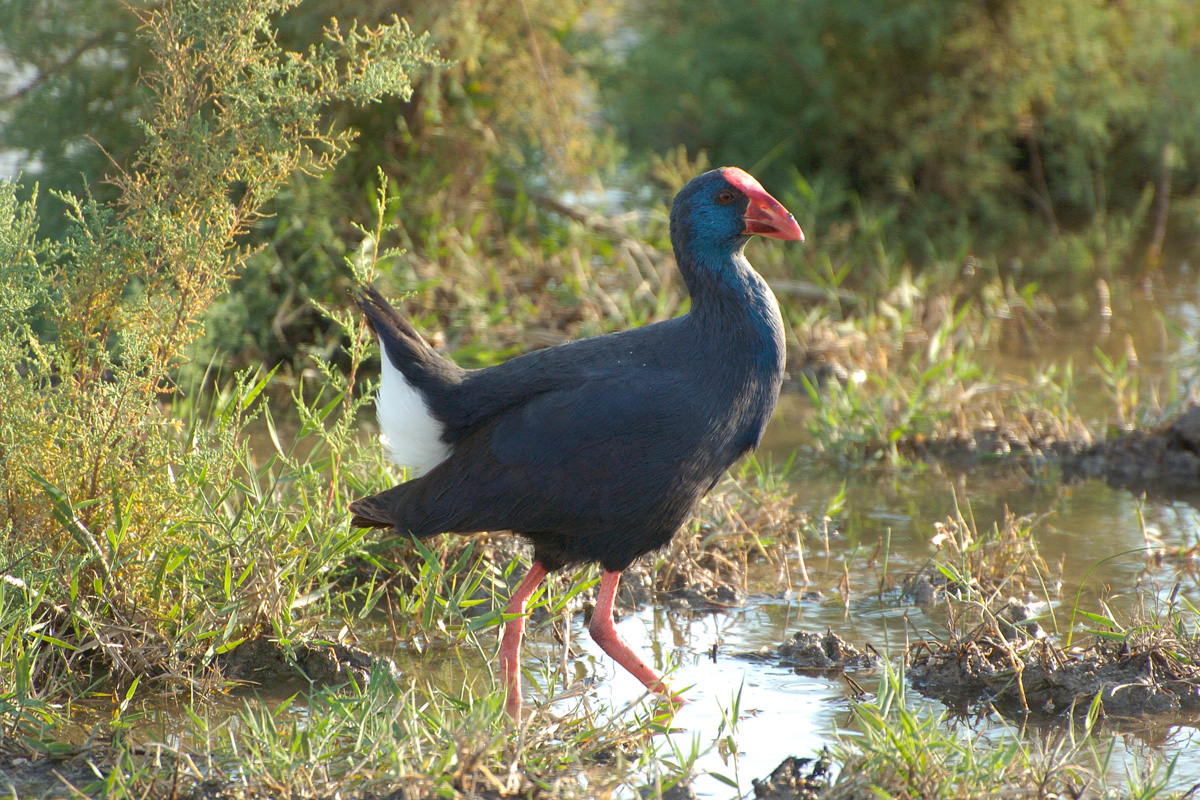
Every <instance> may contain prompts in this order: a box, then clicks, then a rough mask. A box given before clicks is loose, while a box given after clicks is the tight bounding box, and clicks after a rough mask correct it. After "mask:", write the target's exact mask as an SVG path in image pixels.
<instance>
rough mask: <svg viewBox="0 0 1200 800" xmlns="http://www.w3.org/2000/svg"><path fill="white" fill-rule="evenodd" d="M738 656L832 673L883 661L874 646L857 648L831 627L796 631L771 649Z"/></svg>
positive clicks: (801, 670)
mask: <svg viewBox="0 0 1200 800" xmlns="http://www.w3.org/2000/svg"><path fill="white" fill-rule="evenodd" d="M740 657H741V658H745V659H749V660H753V661H760V662H766V663H773V664H777V665H778V666H781V667H787V668H789V669H792V670H795V671H796V673H797V674H799V675H836V674H838V673H842V672H855V671H858V670H866V669H875V668H876V667H878V666H880V664H882V663H883V661H882V659H881V658H880V657H879V654H878V653H876V652H875V648H873V647H871V646H870V645H867V649H866V650H865V651H864V650H860V649H858V648H857V647H855V646H854V645H852V644H850V643H849V642H847V641H846V640H845V639H843V638H842V637H840V636H838V635H837V634H836V633H834V632H833V631H826V632H825V633H824V634H819V633H809V632H807V631H797V632H796V633H795V634H793V635H792V638H791V639H788V640H787V641H786V642H784V643H783V644H781V645H779V647H777V648H775V649H774V650H770V649H767V648H764V649H763V650H761V651H759V652H757V653H748V654H745V655H743V656H740Z"/></svg>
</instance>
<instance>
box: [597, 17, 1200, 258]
mask: <svg viewBox="0 0 1200 800" xmlns="http://www.w3.org/2000/svg"><path fill="white" fill-rule="evenodd" d="M636 8H637V10H638V12H639V13H638V14H637V16H636V17H631V18H630V19H631V20H636V23H633V22H631V23H630V27H629V29H628V32H627V36H626V37H625V41H628V42H629V45H628V48H627V50H626V51H625V52H624V54H623V56H622V58H620V60H619V63H618V64H616V65H615V67H614V68H613V70H612V71H611V72H610V74H609V76H608V78H607V80H606V82H605V97H606V100H607V103H608V105H609V106H610V107H611V109H612V113H613V115H614V118H615V120H616V121H617V123H618V125H619V126H620V128H621V129H622V131H623V132H624V133H625V135H626V136H627V137H628V138H629V139H630V141H631V142H632V143H634V144H635V146H638V147H640V148H644V149H649V150H652V151H658V152H662V151H664V150H666V149H667V148H669V147H672V146H674V145H676V144H677V143H684V144H686V145H687V146H688V148H689V149H691V150H692V151H696V150H707V151H710V152H711V153H712V155H713V158H714V160H716V161H718V162H732V163H739V164H743V165H746V166H748V167H749V166H753V167H754V171H755V172H761V173H764V176H765V177H766V178H767V179H768V180H776V181H777V180H781V179H782V178H783V177H784V176H785V175H786V174H787V173H788V172H789V171H791V170H792V169H797V170H799V171H800V173H802V174H803V175H805V176H806V177H808V178H809V179H810V182H818V181H823V182H827V183H830V184H832V189H829V188H827V190H826V194H831V193H832V194H837V193H839V192H841V193H842V194H844V195H846V198H845V201H844V202H843V203H842V204H840V205H839V206H838V207H837V208H836V209H835V211H836V213H837V214H838V215H839V216H840V217H842V218H847V217H850V216H852V213H853V211H854V208H853V206H852V205H851V204H850V198H851V197H857V198H860V199H861V202H863V203H865V204H868V205H872V206H875V207H880V208H891V207H894V208H898V209H900V210H901V214H900V215H899V217H898V218H897V219H896V220H895V224H894V225H893V228H892V229H893V231H894V232H895V234H896V238H897V239H899V240H900V241H902V242H904V243H906V244H908V245H909V246H910V251H911V252H912V255H913V256H914V257H919V258H922V260H926V257H927V256H928V255H929V253H928V250H929V247H930V245H929V241H928V240H929V239H932V240H933V242H934V243H935V244H936V243H939V242H940V243H942V244H943V245H944V243H945V242H946V240H947V237H948V234H953V232H955V231H958V230H963V229H968V230H970V231H972V232H973V233H974V234H976V244H977V245H978V244H981V243H982V244H984V245H985V246H986V245H989V244H990V245H997V244H998V245H1000V246H1001V247H1002V248H1003V249H1004V250H1006V251H1008V252H1014V251H1015V252H1021V251H1022V250H1025V251H1028V250H1029V249H1030V248H1028V247H1023V245H1027V244H1033V245H1035V246H1037V247H1039V248H1040V247H1041V246H1042V245H1043V241H1042V236H1043V234H1048V235H1049V236H1051V238H1057V237H1058V235H1059V234H1063V233H1066V232H1069V231H1080V230H1095V231H1096V232H1097V233H1096V234H1095V235H1093V236H1092V237H1091V238H1090V239H1088V240H1085V241H1084V242H1083V243H1084V244H1086V245H1087V248H1086V249H1087V250H1088V251H1089V252H1090V253H1092V254H1094V255H1096V256H1097V258H1098V259H1099V263H1100V264H1101V265H1103V264H1104V261H1103V258H1104V255H1103V254H1104V251H1105V249H1106V247H1110V246H1111V245H1112V244H1113V243H1114V242H1113V240H1114V238H1115V237H1114V234H1118V233H1121V232H1122V229H1121V228H1120V226H1119V225H1118V227H1116V228H1111V227H1110V225H1111V224H1112V223H1110V221H1109V217H1112V218H1114V219H1130V220H1133V221H1134V222H1135V223H1136V228H1137V229H1136V231H1135V235H1141V236H1146V235H1151V236H1152V237H1153V238H1155V239H1157V241H1158V244H1159V245H1161V237H1162V231H1160V230H1159V229H1158V226H1159V225H1165V223H1166V218H1165V216H1164V215H1165V214H1166V212H1167V205H1166V201H1167V200H1168V199H1169V198H1170V197H1172V196H1174V197H1177V198H1179V197H1181V198H1191V197H1195V196H1196V195H1197V191H1198V190H1200V134H1198V132H1200V117H1198V116H1197V114H1198V111H1197V107H1196V105H1195V104H1194V103H1189V102H1186V101H1184V100H1183V98H1190V97H1194V96H1196V94H1197V92H1200V17H1197V15H1196V14H1195V6H1194V3H1191V2H1189V0H1153V2H1149V3H1096V2H1093V1H1092V0H1055V1H1054V2H1049V3H1047V2H1043V1H1042V0H996V2H988V3H959V2H953V0H925V2H919V3H911V2H894V0H853V2H831V1H830V0H802V1H801V2H793V0H753V2H743V1H742V0H713V1H712V2H709V3H705V4H704V5H703V6H701V7H699V8H698V7H696V5H695V4H693V3H688V2H685V1H684V0H651V2H648V3H637V4H636ZM771 173H774V175H773V176H772V175H771ZM1156 186H1157V187H1158V188H1157V189H1156V188H1155V187H1156ZM1155 191H1158V192H1159V197H1158V201H1157V202H1158V205H1157V207H1156V209H1155V211H1154V214H1155V217H1156V219H1155V225H1154V230H1153V231H1151V230H1150V229H1149V227H1148V226H1147V224H1146V223H1147V221H1148V220H1149V218H1150V215H1149V209H1148V197H1149V195H1148V194H1147V193H1148V192H1149V193H1150V194H1153V193H1154V192H1155ZM1193 224H1194V223H1193ZM817 241H820V239H819V238H818V239H817ZM1060 255H1062V256H1063V258H1060V259H1058V261H1059V262H1060V263H1061V262H1062V261H1068V262H1070V261H1072V260H1073V259H1071V258H1070V256H1071V255H1072V254H1071V248H1070V246H1064V252H1063V253H1061V254H1060ZM1114 261H1115V260H1114ZM1087 263H1088V264H1089V265H1092V264H1095V263H1097V262H1096V260H1092V261H1088V262H1087ZM1112 263H1113V262H1109V265H1112ZM1117 263H1119V262H1117Z"/></svg>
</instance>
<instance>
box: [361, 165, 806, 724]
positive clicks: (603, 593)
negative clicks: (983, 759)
mask: <svg viewBox="0 0 1200 800" xmlns="http://www.w3.org/2000/svg"><path fill="white" fill-rule="evenodd" d="M753 234H758V235H761V236H770V237H773V238H776V239H793V240H797V241H803V239H804V234H803V233H801V231H800V226H799V225H797V224H796V220H795V219H794V218H793V217H792V215H791V214H789V213H788V212H787V209H785V208H784V207H783V206H782V205H781V204H780V203H779V202H778V201H777V200H775V198H773V197H771V195H769V194H768V193H767V192H766V190H765V189H763V187H762V186H761V185H760V184H759V182H758V181H756V180H755V179H754V178H753V177H751V176H750V175H749V174H747V173H746V172H744V171H742V170H740V169H738V168H736V167H725V168H722V169H715V170H712V171H711V172H706V173H704V174H703V175H700V176H698V177H696V178H694V179H693V180H692V181H690V182H689V183H688V184H687V185H686V186H684V187H683V189H682V190H681V191H680V192H679V194H678V195H677V196H676V197H675V201H674V203H673V204H672V206H671V244H672V245H673V247H674V249H675V258H676V261H677V263H678V265H679V271H680V272H681V273H683V279H684V282H685V283H686V284H687V288H688V292H689V293H690V295H691V310H690V311H688V313H686V314H684V315H682V316H679V317H676V318H674V319H671V320H668V321H666V322H658V323H654V324H652V325H646V326H644V327H641V328H634V329H632V330H628V331H623V332H621V333H613V334H609V335H606V336H597V337H594V338H591V339H582V340H579V341H576V342H570V343H567V344H563V345H560V346H558V347H550V348H547V349H545V350H538V351H536V352H532V353H528V354H526V355H523V356H520V357H518V358H514V359H512V360H511V361H507V362H505V363H503V364H498V365H496V366H493V367H487V368H484V369H478V370H465V369H462V368H461V367H459V366H458V365H456V364H454V363H453V362H451V361H449V360H447V359H446V358H444V357H442V356H441V355H439V354H438V353H437V352H436V351H435V350H434V349H433V348H432V347H430V346H429V345H428V344H427V343H426V342H425V340H424V339H422V338H421V336H420V335H419V334H418V333H417V332H416V330H415V329H414V328H413V326H412V325H411V324H410V323H409V322H408V321H407V320H406V319H404V317H402V316H401V315H400V314H399V313H398V312H397V311H396V310H395V309H394V308H393V307H392V306H391V305H389V304H388V302H387V301H386V300H384V299H383V297H382V296H381V295H380V294H379V293H378V292H377V291H376V290H375V289H374V288H371V287H367V288H365V289H364V290H363V291H362V292H361V293H360V295H359V296H358V298H357V301H358V304H359V305H360V306H361V307H362V310H363V312H364V313H365V314H366V316H367V319H368V320H369V321H370V324H371V326H372V328H373V329H374V331H375V333H376V335H377V336H378V337H379V345H380V349H381V351H382V353H383V355H382V357H381V360H382V362H383V363H382V372H383V374H382V383H381V386H380V389H379V397H378V398H377V401H376V405H377V409H378V415H379V425H380V428H381V430H382V433H383V438H384V439H385V440H386V441H385V446H386V448H387V451H388V456H389V458H390V459H391V460H392V461H394V462H395V463H397V464H399V465H401V466H405V467H410V468H411V469H412V470H413V474H416V475H419V476H420V477H415V478H413V479H412V480H409V481H406V482H405V483H402V484H400V485H399V486H394V487H392V488H391V489H388V490H387V491H384V492H380V493H379V494H376V495H372V496H371V497H366V498H363V499H362V500H358V501H356V502H354V503H352V504H351V505H350V510H351V511H352V512H353V514H354V519H353V524H354V525H355V526H359V527H394V528H396V529H397V530H400V531H407V532H409V533H411V534H413V535H414V536H417V537H426V536H433V535H435V534H439V533H443V532H453V533H473V532H477V531H487V530H511V531H513V532H514V533H518V534H520V535H521V536H524V537H525V538H526V539H528V540H529V541H530V542H532V543H533V555H534V561H533V566H532V567H531V568H530V570H529V573H528V574H527V575H526V577H525V579H524V580H523V581H522V582H521V585H520V587H519V588H518V589H517V590H516V593H515V594H514V595H513V596H512V598H511V600H510V601H509V603H508V606H507V608H506V613H508V614H511V615H515V616H514V618H513V619H512V620H511V621H509V622H508V623H507V624H506V625H505V628H504V639H503V642H502V644H501V647H500V659H501V664H502V667H503V673H504V681H505V685H506V687H507V691H508V701H507V710H508V713H509V714H510V715H512V716H513V717H516V716H518V715H519V714H520V710H521V678H520V664H519V651H520V646H521V637H522V635H523V633H524V629H525V619H524V614H525V605H526V603H527V601H528V600H529V597H530V595H532V594H533V592H534V590H535V589H536V588H537V587H538V585H539V584H540V583H541V582H542V579H543V578H544V577H545V576H546V573H547V572H549V571H552V570H556V569H561V568H563V567H567V566H572V565H577V564H586V563H592V562H594V563H599V564H600V565H601V567H603V569H604V577H603V578H602V579H601V582H600V594H599V598H598V600H597V601H596V609H595V613H594V614H593V615H592V621H591V625H590V628H589V630H590V631H591V634H592V637H593V638H594V639H595V640H596V642H597V643H598V644H599V645H600V646H601V647H602V648H603V649H604V651H605V652H606V653H608V654H609V655H610V656H612V657H613V658H614V659H616V661H617V662H618V663H619V664H621V666H623V667H625V668H626V669H627V670H629V671H630V672H631V673H633V675H634V676H636V677H637V679H638V680H640V681H641V682H642V683H643V684H645V686H646V687H647V688H648V689H650V690H651V691H653V692H655V693H657V694H660V695H665V696H667V697H669V698H671V699H672V700H674V701H678V698H677V697H675V696H674V695H672V694H671V692H670V690H669V688H668V687H667V685H666V683H665V682H664V681H663V679H662V676H661V675H660V674H659V673H658V672H656V671H655V670H654V669H653V668H651V667H650V666H649V665H647V664H646V662H645V661H643V660H642V659H641V658H640V657H639V656H638V655H637V654H636V653H635V652H634V651H633V650H632V649H631V648H630V647H629V645H627V644H626V643H625V641H624V640H623V639H622V638H621V636H620V634H618V633H617V631H616V629H615V628H614V627H613V617H612V609H613V599H614V597H615V596H616V592H617V584H618V582H619V581H620V577H621V571H622V570H624V569H625V568H626V567H628V566H629V564H630V563H631V562H632V561H633V560H634V559H636V558H637V557H638V556H640V555H642V554H643V553H648V552H650V551H651V550H655V549H657V548H660V547H662V546H663V545H665V544H666V543H667V542H669V541H670V540H671V537H672V536H673V535H674V534H675V531H676V530H678V529H679V527H680V526H681V525H682V524H683V522H684V521H685V520H686V519H687V517H688V515H689V514H690V513H691V511H692V508H693V507H694V506H695V505H696V502H697V501H698V500H699V499H700V498H701V497H703V496H704V495H705V494H707V493H708V492H709V491H710V490H711V489H712V488H713V486H714V485H715V484H716V482H717V480H718V479H719V478H720V477H721V475H723V474H724V473H725V471H726V470H727V469H728V468H729V467H730V465H732V464H733V463H734V461H736V460H737V459H738V458H739V457H741V456H742V455H743V454H745V453H747V452H748V451H750V450H753V449H754V448H755V447H756V446H757V445H758V442H759V439H760V438H761V437H762V433H763V429H764V428H765V427H766V425H767V421H768V420H769V419H770V417H771V412H772V411H773V410H774V409H775V401H776V399H777V398H778V395H779V387H780V383H781V381H782V379H783V369H784V338H783V322H782V319H781V318H780V316H779V305H778V303H776V301H775V297H774V295H773V294H772V293H771V290H770V288H768V286H767V284H766V282H765V281H764V280H763V279H762V277H761V276H760V275H759V274H758V273H757V272H755V271H754V268H753V267H751V266H750V262H748V261H747V260H746V257H745V256H744V255H743V253H742V251H743V249H744V248H745V246H746V242H747V241H748V240H749V238H750V236H751V235H753Z"/></svg>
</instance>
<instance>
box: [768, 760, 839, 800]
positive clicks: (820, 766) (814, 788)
mask: <svg viewBox="0 0 1200 800" xmlns="http://www.w3.org/2000/svg"><path fill="white" fill-rule="evenodd" d="M750 783H751V784H753V786H754V796H755V797H756V798H758V800H817V798H818V797H820V794H821V792H822V791H824V790H825V789H826V788H828V787H829V759H828V757H827V756H824V755H822V756H821V757H820V758H796V757H795V756H789V757H787V758H785V759H784V760H783V762H782V763H780V765H779V766H778V767H776V768H775V770H774V771H773V772H772V773H771V774H770V775H768V776H767V777H766V778H763V779H762V780H752V781H750Z"/></svg>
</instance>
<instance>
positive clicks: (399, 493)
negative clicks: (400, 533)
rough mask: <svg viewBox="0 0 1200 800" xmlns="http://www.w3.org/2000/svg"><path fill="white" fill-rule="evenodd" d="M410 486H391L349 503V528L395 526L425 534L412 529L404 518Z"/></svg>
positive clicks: (416, 533)
mask: <svg viewBox="0 0 1200 800" xmlns="http://www.w3.org/2000/svg"><path fill="white" fill-rule="evenodd" d="M411 488H412V487H411V486H410V485H409V484H407V483H402V484H400V485H399V486H393V487H392V488H391V489H387V490H385V491H382V492H380V493H379V494H373V495H371V496H370V497H364V498H362V499H361V500H355V501H354V502H353V503H351V504H350V513H351V514H353V515H354V516H353V517H351V519H350V527H351V528H396V529H397V530H405V531H411V532H412V533H414V534H415V535H417V536H423V535H426V534H427V532H426V531H413V530H412V528H413V526H412V525H411V523H410V522H409V521H408V520H406V519H405V517H406V516H407V515H406V514H405V513H404V508H405V506H406V503H405V502H404V501H405V498H406V496H407V495H408V493H409V490H410V489H411Z"/></svg>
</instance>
